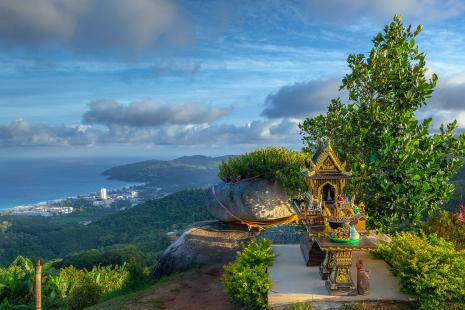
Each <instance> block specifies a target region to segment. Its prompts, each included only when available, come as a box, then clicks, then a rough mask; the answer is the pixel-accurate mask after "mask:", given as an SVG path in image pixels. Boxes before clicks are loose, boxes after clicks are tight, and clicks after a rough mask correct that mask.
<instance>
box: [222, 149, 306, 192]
mask: <svg viewBox="0 0 465 310" xmlns="http://www.w3.org/2000/svg"><path fill="white" fill-rule="evenodd" d="M309 159H310V157H309V154H307V153H304V152H296V151H290V150H288V149H286V148H282V147H268V148H262V149H258V150H256V151H253V152H250V153H246V154H243V155H241V156H238V157H233V158H231V159H229V160H228V161H227V162H222V163H221V164H220V166H219V172H218V176H219V177H220V179H222V180H223V181H224V182H237V181H240V180H244V179H249V178H255V177H265V178H268V179H271V180H278V181H280V182H281V184H282V185H283V186H284V188H285V189H286V191H287V193H288V194H289V195H291V196H296V195H298V194H299V193H302V192H304V191H305V190H306V189H307V186H306V184H305V181H304V178H303V177H302V175H301V170H302V168H305V167H306V166H308V165H309V163H307V161H308V160H309Z"/></svg>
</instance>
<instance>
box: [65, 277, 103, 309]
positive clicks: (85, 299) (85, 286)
mask: <svg viewBox="0 0 465 310" xmlns="http://www.w3.org/2000/svg"><path fill="white" fill-rule="evenodd" d="M101 298H102V291H101V286H99V285H98V284H97V283H95V282H94V281H92V280H91V279H89V278H87V277H85V278H84V279H83V280H82V281H81V282H80V283H78V284H77V285H76V286H75V287H74V288H73V289H72V291H71V293H70V295H69V298H68V307H67V308H68V309H69V310H81V309H84V308H87V307H89V306H92V305H95V304H97V303H98V302H99V301H100V300H101Z"/></svg>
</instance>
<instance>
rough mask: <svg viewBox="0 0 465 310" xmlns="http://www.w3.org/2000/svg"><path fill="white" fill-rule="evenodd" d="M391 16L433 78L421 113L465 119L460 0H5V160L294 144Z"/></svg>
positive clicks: (1, 116) (0, 2)
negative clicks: (415, 36) (413, 29)
mask: <svg viewBox="0 0 465 310" xmlns="http://www.w3.org/2000/svg"><path fill="white" fill-rule="evenodd" d="M394 14H401V15H402V16H403V17H404V22H405V23H411V24H413V25H417V24H419V23H421V24H423V25H424V31H423V32H422V34H421V36H420V38H419V44H420V48H421V49H422V50H423V51H425V52H426V53H427V65H428V67H429V68H430V69H431V72H436V73H437V74H438V76H439V80H440V81H439V86H438V88H437V91H436V92H435V94H434V97H433V99H432V100H431V101H430V103H429V105H428V106H427V107H426V108H424V109H423V110H422V111H420V112H419V113H418V116H419V117H420V118H422V117H428V116H433V117H434V122H433V124H434V126H435V127H437V126H439V124H440V123H441V122H450V121H451V120H453V119H454V118H455V119H457V121H458V124H459V127H461V128H465V103H464V101H463V98H465V2H463V1H460V0H438V1H435V0H425V1H420V0H398V1H395V0H378V1H372V0H347V1H343V0H325V1H317V0H307V1H285V0H282V1H278V0H276V1H272V0H269V1H268V0H265V1H245V0H244V1H235V0H233V1H231V0H225V1H218V0H211V1H205V0H191V1H172V0H131V1H126V0H82V1H71V0H69V1H66V0H63V1H60V0H22V1H16V0H0V112H1V113H0V156H45V155H47V156H50V155H60V156H64V155H72V156H89V155H92V156H94V155H95V156H132V155H141V154H142V155H143V156H152V157H157V156H159V157H167V156H168V157H170V156H171V157H174V156H179V155H183V154H186V155H187V154H214V155H217V154H226V153H240V152H243V151H247V150H251V149H254V148H256V147H259V146H263V145H285V146H288V147H292V148H296V149H297V148H300V147H301V145H300V137H299V133H298V129H297V124H298V122H299V121H301V120H302V119H304V118H305V117H309V116H313V115H317V114H319V113H323V112H324V111H325V109H326V106H327V103H328V101H329V99H330V98H335V97H337V96H338V93H337V88H338V85H339V83H340V80H341V78H342V76H343V75H344V74H345V73H346V72H347V67H346V57H347V55H348V54H350V53H367V52H368V51H369V50H370V48H371V38H372V37H373V36H374V35H375V34H376V33H377V32H379V31H381V30H382V29H383V26H384V25H385V24H387V23H389V22H390V20H391V19H392V17H393V15H394ZM433 129H434V128H433Z"/></svg>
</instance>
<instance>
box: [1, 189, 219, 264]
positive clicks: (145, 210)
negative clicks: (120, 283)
mask: <svg viewBox="0 0 465 310" xmlns="http://www.w3.org/2000/svg"><path fill="white" fill-rule="evenodd" d="M206 205H207V195H206V190H204V189H198V190H187V191H181V192H177V193H175V194H172V195H168V196H166V197H164V198H161V199H158V200H153V201H147V202H144V203H142V204H140V205H138V206H135V207H134V208H131V209H128V210H124V211H120V212H117V213H112V214H107V215H106V216H103V217H102V218H100V219H98V220H96V221H95V222H93V223H91V224H89V225H86V226H84V225H80V224H78V223H77V222H71V221H70V220H65V219H66V217H63V219H57V218H54V217H53V218H52V217H48V218H47V217H26V216H1V217H0V221H6V222H8V223H9V224H8V225H9V227H8V229H6V230H5V231H4V232H0V265H3V266H5V265H8V264H10V263H11V262H12V261H13V260H14V259H15V258H16V257H17V256H18V255H23V256H26V257H43V258H44V259H53V258H63V263H64V264H65V265H69V264H72V265H76V266H80V267H86V268H90V267H91V266H93V265H96V264H103V265H108V264H121V262H123V261H126V260H128V259H129V258H130V257H134V259H139V258H137V256H141V255H142V254H141V253H140V251H137V250H136V249H139V250H143V256H144V257H140V260H141V261H145V262H147V263H154V261H155V260H156V258H157V257H158V256H159V255H160V254H161V253H162V251H164V249H165V248H166V247H167V246H168V245H169V244H170V241H169V240H168V238H167V236H166V233H167V232H168V231H172V230H174V229H177V230H182V229H184V228H185V227H186V226H187V225H189V224H191V223H192V222H196V221H202V220H208V219H210V218H211V217H210V215H209V214H208V212H207V210H206ZM128 247H129V248H128ZM92 249H94V250H92ZM131 249H132V250H131ZM79 261H81V262H79Z"/></svg>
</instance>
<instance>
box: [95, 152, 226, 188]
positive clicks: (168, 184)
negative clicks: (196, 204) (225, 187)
mask: <svg viewBox="0 0 465 310" xmlns="http://www.w3.org/2000/svg"><path fill="white" fill-rule="evenodd" d="M231 156H232V155H226V156H220V157H208V156H202V155H194V156H183V157H180V158H176V159H173V160H168V161H163V160H147V161H142V162H137V163H133V164H128V165H122V166H116V167H113V168H110V169H108V170H106V171H104V172H103V173H102V174H103V175H105V176H107V177H109V178H110V179H116V180H121V181H128V182H145V183H149V184H150V185H153V186H157V187H162V188H163V189H164V190H165V191H176V190H180V189H184V188H196V187H204V186H206V185H211V184H215V183H218V182H220V179H219V178H218V176H217V174H218V165H219V164H220V163H221V162H222V161H224V160H227V159H228V158H230V157H231Z"/></svg>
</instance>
